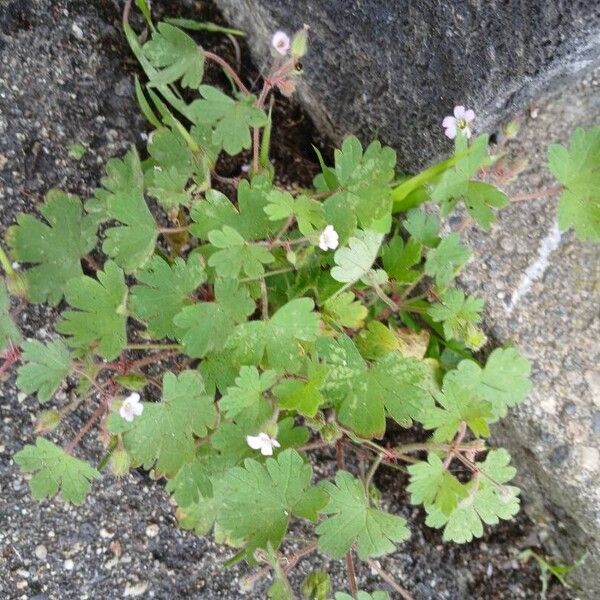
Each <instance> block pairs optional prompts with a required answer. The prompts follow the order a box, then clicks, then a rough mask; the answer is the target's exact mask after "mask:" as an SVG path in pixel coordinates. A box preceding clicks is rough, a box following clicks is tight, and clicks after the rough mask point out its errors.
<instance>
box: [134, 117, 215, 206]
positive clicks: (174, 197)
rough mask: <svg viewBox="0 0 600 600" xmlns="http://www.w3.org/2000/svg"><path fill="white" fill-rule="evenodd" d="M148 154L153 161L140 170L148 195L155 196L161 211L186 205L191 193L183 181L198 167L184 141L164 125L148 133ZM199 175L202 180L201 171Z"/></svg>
mask: <svg viewBox="0 0 600 600" xmlns="http://www.w3.org/2000/svg"><path fill="white" fill-rule="evenodd" d="M148 153H149V154H150V156H151V157H152V158H153V159H154V161H156V164H154V165H153V166H152V168H150V169H148V170H147V171H146V172H145V173H144V177H145V181H146V185H147V187H148V194H149V195H150V196H153V197H154V198H156V199H157V200H158V202H159V203H160V205H161V206H162V207H163V208H165V210H172V209H173V208H176V207H178V206H179V205H184V206H188V205H189V204H190V202H191V196H190V193H189V191H188V190H186V184H187V182H188V181H189V180H190V178H192V177H193V176H194V175H197V174H198V171H202V169H201V168H200V167H199V165H197V164H196V161H195V159H194V156H193V155H192V151H191V150H190V148H189V146H188V144H187V143H186V142H185V140H184V139H183V138H182V137H181V135H177V134H176V133H175V132H174V131H172V130H170V129H168V128H167V127H161V128H160V129H157V130H155V131H154V132H153V133H152V136H151V137H150V139H149V141H148ZM199 178H200V180H201V181H202V180H203V179H204V173H203V172H201V173H200V177H199Z"/></svg>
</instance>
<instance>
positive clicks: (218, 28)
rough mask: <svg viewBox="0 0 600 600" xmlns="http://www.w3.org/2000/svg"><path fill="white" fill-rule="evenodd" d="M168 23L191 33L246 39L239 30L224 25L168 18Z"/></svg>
mask: <svg viewBox="0 0 600 600" xmlns="http://www.w3.org/2000/svg"><path fill="white" fill-rule="evenodd" d="M165 20H166V21H167V23H171V24H172V25H175V26H176V27H181V28H182V29H190V30H191V31H210V32H212V33H224V34H225V35H237V36H241V37H244V36H245V35H246V34H245V33H244V32H243V31H240V30H239V29H232V28H231V27H223V26H222V25H217V24H216V23H211V22H210V21H196V20H194V19H176V18H167V19H165Z"/></svg>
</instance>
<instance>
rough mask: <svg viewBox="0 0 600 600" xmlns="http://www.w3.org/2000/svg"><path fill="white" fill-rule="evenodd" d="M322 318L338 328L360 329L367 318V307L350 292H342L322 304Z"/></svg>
mask: <svg viewBox="0 0 600 600" xmlns="http://www.w3.org/2000/svg"><path fill="white" fill-rule="evenodd" d="M322 309H323V316H324V318H326V319H329V320H331V321H333V322H334V323H335V324H337V325H338V326H339V327H348V328H350V329H360V328H361V327H363V326H364V323H365V319H366V318H367V314H368V310H367V307H366V306H364V305H363V304H361V303H360V301H359V300H357V299H356V296H355V295H354V294H353V293H352V292H343V293H342V294H339V296H335V297H333V298H330V299H329V300H327V301H326V302H325V304H323V306H322Z"/></svg>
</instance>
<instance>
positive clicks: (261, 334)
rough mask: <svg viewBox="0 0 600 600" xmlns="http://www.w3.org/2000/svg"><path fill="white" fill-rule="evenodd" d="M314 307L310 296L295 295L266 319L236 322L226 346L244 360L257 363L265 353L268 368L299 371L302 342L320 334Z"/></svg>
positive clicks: (302, 355)
mask: <svg viewBox="0 0 600 600" xmlns="http://www.w3.org/2000/svg"><path fill="white" fill-rule="evenodd" d="M313 308H314V302H313V301H312V300H311V299H310V298H296V299H295V300H292V301H291V302H288V303H287V304H285V305H284V306H282V307H281V308H280V309H279V310H278V311H277V312H276V313H275V314H274V315H273V316H272V317H271V318H270V319H269V320H267V321H250V322H248V323H243V324H242V325H240V326H238V328H237V330H236V332H235V334H234V335H233V336H232V337H231V338H230V340H229V342H228V347H229V348H232V349H233V350H234V352H235V354H236V357H237V358H238V360H239V361H240V362H241V363H243V364H253V365H257V364H260V363H261V362H262V360H263V357H264V355H265V354H266V358H267V361H266V362H267V366H268V367H269V368H271V369H275V370H279V371H287V372H290V373H295V372H298V370H299V368H300V366H301V364H302V359H303V358H304V355H305V351H304V349H303V347H302V345H301V343H302V342H314V341H315V340H316V339H317V336H318V335H319V324H320V319H319V314H318V313H316V312H314V311H313Z"/></svg>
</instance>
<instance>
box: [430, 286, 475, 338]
mask: <svg viewBox="0 0 600 600" xmlns="http://www.w3.org/2000/svg"><path fill="white" fill-rule="evenodd" d="M440 300H441V301H440V302H436V303H435V304H432V305H431V306H430V307H429V309H428V312H429V315H430V316H431V318H432V319H433V320H434V321H436V322H441V323H443V328H444V335H445V336H446V338H447V339H449V340H450V339H455V340H460V341H462V342H464V343H465V344H466V345H467V346H468V347H469V348H472V349H473V350H478V349H479V348H480V347H481V346H482V345H483V344H484V343H485V341H486V337H485V335H484V333H483V332H482V331H481V330H480V329H479V328H478V327H477V324H478V323H479V322H480V321H481V311H482V310H483V305H484V303H483V300H481V299H480V298H476V297H475V296H467V297H465V294H464V292H463V291H462V290H461V289H458V288H450V289H448V290H446V291H445V292H444V293H443V294H442V296H441V299H440Z"/></svg>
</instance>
